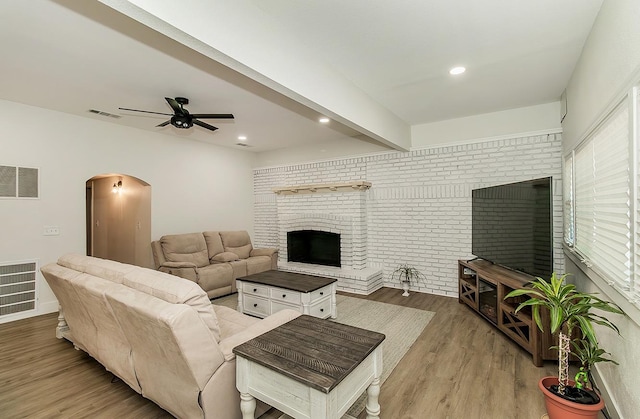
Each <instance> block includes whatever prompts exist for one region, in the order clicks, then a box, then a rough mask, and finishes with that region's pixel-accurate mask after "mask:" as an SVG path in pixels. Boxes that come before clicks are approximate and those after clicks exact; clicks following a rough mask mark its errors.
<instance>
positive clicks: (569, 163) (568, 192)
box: [562, 153, 574, 246]
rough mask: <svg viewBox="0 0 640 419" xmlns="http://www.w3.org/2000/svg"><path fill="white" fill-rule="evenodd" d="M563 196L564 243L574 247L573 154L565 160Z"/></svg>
mask: <svg viewBox="0 0 640 419" xmlns="http://www.w3.org/2000/svg"><path fill="white" fill-rule="evenodd" d="M562 194H563V197H564V200H563V202H564V212H563V215H564V242H565V243H567V244H568V245H569V246H573V242H574V239H573V238H574V231H573V226H574V220H573V153H571V154H569V155H568V156H567V157H565V159H564V176H563V177H562Z"/></svg>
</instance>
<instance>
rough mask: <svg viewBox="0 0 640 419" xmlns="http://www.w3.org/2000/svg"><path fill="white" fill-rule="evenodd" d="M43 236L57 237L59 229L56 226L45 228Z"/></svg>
mask: <svg viewBox="0 0 640 419" xmlns="http://www.w3.org/2000/svg"><path fill="white" fill-rule="evenodd" d="M42 235H43V236H59V235H60V227H58V226H45V228H44V232H43V233H42Z"/></svg>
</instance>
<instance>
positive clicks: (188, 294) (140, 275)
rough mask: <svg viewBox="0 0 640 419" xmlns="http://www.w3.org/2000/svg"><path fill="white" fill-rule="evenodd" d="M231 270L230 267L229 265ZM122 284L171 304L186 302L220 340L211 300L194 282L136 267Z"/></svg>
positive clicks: (217, 339) (218, 327)
mask: <svg viewBox="0 0 640 419" xmlns="http://www.w3.org/2000/svg"><path fill="white" fill-rule="evenodd" d="M229 269H230V270H231V267H229ZM122 283H123V285H126V286H128V287H129V288H133V289H136V290H138V291H142V292H144V293H145V294H148V295H152V296H154V297H156V298H160V299H161V300H164V301H166V302H168V303H172V304H186V305H188V306H191V307H193V308H194V309H195V311H196V312H197V313H198V315H199V317H200V319H201V320H202V322H203V323H204V324H205V325H207V327H208V328H209V330H211V333H212V334H213V336H214V338H215V339H216V341H220V326H219V325H218V319H217V318H216V314H215V312H214V311H213V308H212V307H211V301H209V298H208V297H207V294H206V293H205V292H204V290H203V289H202V288H200V286H199V285H198V284H196V283H195V282H191V281H189V280H187V279H184V278H179V277H176V276H173V275H169V274H165V273H163V272H158V271H152V270H151V269H146V268H139V267H136V268H135V269H134V270H133V271H131V272H129V273H128V274H127V275H125V277H124V281H123V282H122Z"/></svg>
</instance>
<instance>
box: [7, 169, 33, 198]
mask: <svg viewBox="0 0 640 419" xmlns="http://www.w3.org/2000/svg"><path fill="white" fill-rule="evenodd" d="M38 184H39V174H38V169H34V168H32V167H15V166H0V197H1V198H37V197H38Z"/></svg>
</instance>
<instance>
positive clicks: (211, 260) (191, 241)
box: [151, 231, 278, 298]
mask: <svg viewBox="0 0 640 419" xmlns="http://www.w3.org/2000/svg"><path fill="white" fill-rule="evenodd" d="M151 249H152V250H153V260H154V263H155V266H156V269H158V270H160V271H162V272H166V273H168V274H172V275H176V276H179V277H181V278H186V279H188V280H191V281H193V282H195V283H196V284H198V285H200V287H202V289H203V290H205V291H206V292H207V295H208V296H209V298H215V297H219V296H222V295H227V294H231V293H234V292H236V278H239V277H243V276H247V275H252V274H255V273H259V272H264V271H268V270H270V269H277V268H278V249H275V248H263V249H254V248H253V245H252V244H251V238H250V237H249V233H247V232H246V231H205V232H204V233H188V234H174V235H168V236H162V237H161V238H160V240H157V241H154V242H152V243H151Z"/></svg>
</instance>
